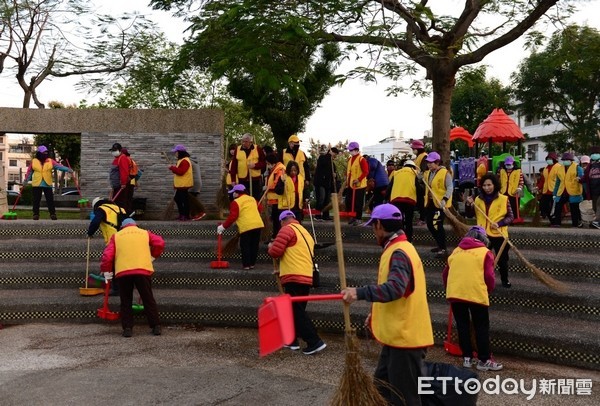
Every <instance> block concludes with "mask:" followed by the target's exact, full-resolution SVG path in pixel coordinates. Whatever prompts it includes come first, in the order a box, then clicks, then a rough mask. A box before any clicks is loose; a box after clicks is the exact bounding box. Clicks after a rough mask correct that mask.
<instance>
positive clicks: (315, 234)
mask: <svg viewBox="0 0 600 406" xmlns="http://www.w3.org/2000/svg"><path fill="white" fill-rule="evenodd" d="M306 204H307V206H308V215H309V216H310V226H311V227H312V232H313V239H314V240H315V244H317V233H315V223H314V222H313V216H312V209H311V207H310V200H307V201H306Z"/></svg>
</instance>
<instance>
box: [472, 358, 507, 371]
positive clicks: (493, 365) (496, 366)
mask: <svg viewBox="0 0 600 406" xmlns="http://www.w3.org/2000/svg"><path fill="white" fill-rule="evenodd" d="M502 368H503V366H502V364H500V363H498V362H496V361H494V360H493V359H491V358H490V359H488V360H487V361H486V362H485V363H483V362H481V361H479V362H478V363H477V369H478V370H480V371H500V370H501V369H502Z"/></svg>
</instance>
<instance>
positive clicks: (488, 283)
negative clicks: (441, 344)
mask: <svg viewBox="0 0 600 406" xmlns="http://www.w3.org/2000/svg"><path fill="white" fill-rule="evenodd" d="M488 244H489V240H488V238H487V236H486V231H485V229H484V228H483V227H481V226H474V227H471V229H469V231H468V232H467V234H466V235H465V237H464V238H463V239H462V240H461V241H460V243H459V244H458V247H456V249H455V250H454V251H453V252H452V255H450V256H449V257H448V264H447V265H446V267H445V268H444V271H443V272H442V279H443V281H444V286H445V287H446V299H447V300H448V301H449V302H450V305H451V307H452V314H453V315H454V320H456V329H457V330H458V343H459V344H460V349H461V350H462V355H463V367H464V368H471V366H472V365H473V364H475V365H476V366H477V369H478V370H480V371H499V370H501V369H502V364H500V363H498V362H496V361H494V360H493V359H492V357H491V352H490V317H489V313H488V307H489V306H490V299H489V293H490V292H492V291H493V290H494V287H495V286H496V281H495V279H494V254H492V252H491V251H490V250H489V249H488V248H487V246H488ZM471 322H472V323H473V327H474V328H475V341H476V343H477V357H478V358H479V361H478V362H477V361H476V358H473V347H472V346H471Z"/></svg>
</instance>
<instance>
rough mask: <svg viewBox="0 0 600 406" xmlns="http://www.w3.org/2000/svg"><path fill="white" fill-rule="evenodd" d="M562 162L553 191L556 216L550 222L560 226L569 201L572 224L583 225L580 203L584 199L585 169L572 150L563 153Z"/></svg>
mask: <svg viewBox="0 0 600 406" xmlns="http://www.w3.org/2000/svg"><path fill="white" fill-rule="evenodd" d="M560 163H561V165H560V168H559V169H558V171H557V173H556V183H555V184H554V190H553V193H552V195H553V198H554V202H555V203H554V204H555V206H554V216H552V217H551V218H550V224H551V225H552V226H554V227H560V225H561V222H562V209H563V206H564V205H565V204H567V203H569V209H570V210H571V225H572V226H573V227H583V221H581V211H580V210H579V203H581V202H582V201H583V185H582V183H581V179H582V178H583V169H582V168H581V166H579V165H578V164H577V162H575V157H574V156H573V154H572V153H570V152H565V153H564V154H562V157H561V162H560Z"/></svg>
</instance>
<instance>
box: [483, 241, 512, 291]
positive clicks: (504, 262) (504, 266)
mask: <svg viewBox="0 0 600 406" xmlns="http://www.w3.org/2000/svg"><path fill="white" fill-rule="evenodd" d="M488 239H489V240H490V245H491V248H492V249H493V250H494V252H495V253H496V255H498V251H500V247H502V244H503V243H504V238H503V237H490V236H488ZM509 249H510V245H508V244H506V245H505V246H504V249H503V250H502V253H501V254H500V258H499V259H498V271H500V279H501V280H502V282H504V283H506V282H508V250H509Z"/></svg>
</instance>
